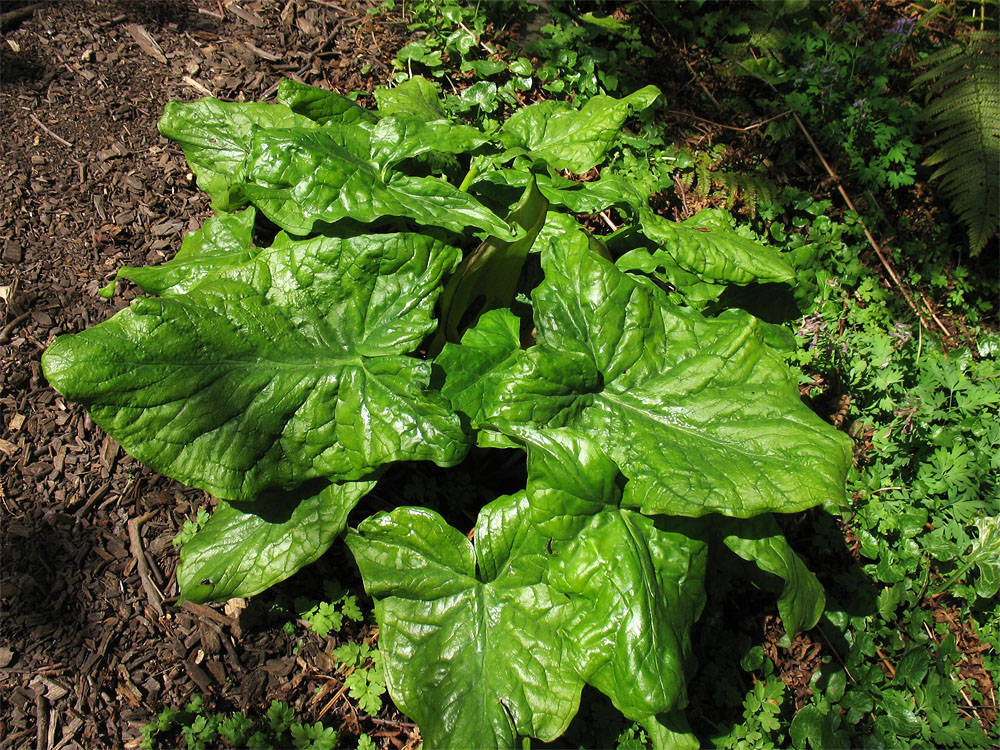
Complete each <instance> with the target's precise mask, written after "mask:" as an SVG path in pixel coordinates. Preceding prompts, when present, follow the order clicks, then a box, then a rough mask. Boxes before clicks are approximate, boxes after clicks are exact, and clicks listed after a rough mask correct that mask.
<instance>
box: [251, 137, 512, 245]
mask: <svg viewBox="0 0 1000 750" xmlns="http://www.w3.org/2000/svg"><path fill="white" fill-rule="evenodd" d="M383 123H385V120H382V121H381V122H380V124H379V126H377V127H378V128H383V127H385V128H388V125H385V126H383ZM428 127H429V126H428ZM379 132H382V130H379ZM442 143H443V142H442V141H441V140H438V141H435V142H434V147H435V148H438V147H440V146H441V145H442ZM383 144H384V141H379V140H375V139H373V134H372V133H371V132H369V131H366V130H363V129H360V128H353V127H346V126H345V127H333V126H329V127H325V128H323V129H321V130H303V129H300V128H293V129H271V130H264V131H260V132H259V133H257V134H256V136H255V137H254V139H253V145H252V147H251V149H250V154H249V156H248V157H247V163H246V168H245V178H246V182H247V184H246V185H245V186H244V188H243V189H244V191H245V192H246V194H247V195H248V196H249V197H250V199H251V200H252V201H253V202H254V204H256V206H257V207H258V208H260V210H261V211H263V212H264V214H265V215H266V216H267V217H268V218H269V219H271V221H273V222H274V223H275V224H277V225H278V226H280V227H281V228H282V229H284V230H286V231H288V232H291V233H293V234H300V235H305V234H308V233H310V232H311V231H312V230H313V226H314V224H315V223H316V222H318V221H323V222H329V223H333V222H335V221H338V220H339V219H342V218H345V217H350V218H352V219H355V220H356V221H362V222H370V221H374V220H375V219H377V218H379V217H381V216H405V217H409V218H411V219H415V220H416V221H417V222H419V223H421V224H428V225H431V226H438V227H444V228H445V229H451V230H453V231H455V232H464V231H465V228H466V227H469V226H474V227H478V228H479V229H483V230H485V231H487V232H489V233H490V234H492V235H495V236H497V237H501V238H505V239H513V237H514V234H513V232H512V231H511V230H510V228H509V227H508V226H507V224H506V223H504V222H503V221H502V220H501V219H500V218H499V217H498V216H497V215H496V214H494V213H493V212H491V211H490V210H489V209H487V208H486V207H485V206H483V205H482V204H481V203H480V202H479V201H478V200H476V199H475V198H474V197H472V196H471V195H469V194H468V193H463V192H461V191H460V190H458V188H456V187H454V186H453V185H451V184H450V183H448V182H446V181H444V180H440V179H437V178H434V177H411V176H409V175H406V174H402V173H398V172H397V173H391V174H390V173H385V172H384V169H383V165H380V164H379V163H378V159H384V164H385V165H387V164H389V163H391V162H392V160H393V159H394V158H395V157H397V156H400V155H414V154H415V153H419V149H418V148H416V146H415V145H414V142H413V140H412V139H409V140H407V142H406V143H405V144H404V143H402V142H400V143H395V144H394V145H393V147H392V148H391V149H390V148H388V147H387V146H385V148H386V150H384V151H383V150H380V149H383V148H384V145H383ZM462 144H465V145H468V144H469V141H468V140H465V141H462ZM462 147H464V146H462Z"/></svg>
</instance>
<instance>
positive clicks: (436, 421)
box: [43, 234, 467, 500]
mask: <svg viewBox="0 0 1000 750" xmlns="http://www.w3.org/2000/svg"><path fill="white" fill-rule="evenodd" d="M458 257H459V251H458V250H457V249H455V248H452V247H448V246H445V245H442V244H441V243H439V242H437V241H435V240H432V239H430V238H427V237H425V236H422V235H415V234H386V235H373V236H364V235H362V236H357V237H350V238H347V239H340V238H336V237H323V236H321V237H317V238H315V239H312V240H306V241H293V240H290V239H289V238H288V237H287V236H284V235H279V236H278V238H277V239H276V240H275V242H274V245H273V246H272V247H271V248H268V249H267V250H266V251H261V252H260V254H259V255H258V256H257V257H256V258H255V259H254V260H252V261H250V262H248V263H245V264H243V265H240V266H232V267H229V268H226V269H222V270H221V271H219V272H217V273H216V274H215V275H213V276H212V277H211V278H209V279H206V280H205V281H203V282H202V283H201V284H199V285H198V286H197V287H195V288H194V289H192V290H191V291H190V292H188V293H187V294H186V295H182V296H178V297H168V298H142V299H137V300H135V301H134V302H133V303H132V306H131V308H130V309H127V310H125V311H123V312H121V313H119V314H118V315H116V316H115V317H114V318H112V319H111V320H109V321H107V322H106V323H102V324H101V325H98V326H95V327H94V328H91V329H89V330H87V331H84V332H83V333H80V334H76V335H74V336H64V337H61V338H59V339H58V340H57V341H56V342H55V343H54V344H53V345H52V346H51V347H50V348H49V350H48V351H47V352H46V353H45V356H44V358H43V366H44V368H45V373H46V376H47V377H48V378H49V381H50V382H51V383H52V385H54V386H55V387H56V388H57V389H58V390H59V391H60V392H61V393H63V394H64V395H66V396H67V397H68V398H71V399H73V400H75V401H80V402H82V403H83V404H85V405H86V406H87V407H88V408H89V410H90V413H91V415H92V416H93V418H94V420H95V421H96V422H97V423H98V424H99V425H101V426H102V427H103V428H104V429H105V430H107V431H108V432H109V433H110V434H111V435H113V436H114V437H115V439H116V440H118V442H119V443H121V445H122V446H123V447H124V448H125V450H127V451H128V452H130V453H131V454H132V455H134V456H136V457H137V458H139V459H140V460H141V461H143V462H145V463H146V464H148V465H149V466H151V467H152V468H154V469H156V470H157V471H160V472H161V473H164V474H167V475H169V476H171V477H174V478H175V479H179V480H180V481H182V482H185V483H187V484H191V485H194V486H196V487H200V488H202V489H205V490H208V491H209V492H212V493H213V494H215V495H217V496H219V497H223V498H226V499H233V500H252V499H254V498H255V497H256V496H257V495H258V494H259V493H260V492H262V491H264V490H267V489H269V488H290V487H294V486H296V485H298V484H300V483H302V482H304V481H306V480H309V479H312V478H316V477H329V478H338V479H357V478H362V477H364V476H365V475H366V474H368V473H369V472H371V471H372V470H374V469H375V468H377V467H378V466H380V465H382V464H384V463H387V462H390V461H397V460H408V459H414V460H425V459H426V460H433V461H435V462H437V463H439V464H441V465H452V464H454V463H457V462H458V461H459V460H461V458H462V457H463V456H464V454H465V450H466V442H467V438H466V437H465V435H464V433H463V432H462V430H461V427H460V424H459V419H458V417H457V416H456V415H455V414H454V413H453V412H452V411H451V409H450V408H449V407H448V405H447V404H446V402H445V401H444V399H443V398H441V397H440V396H439V395H438V394H437V393H435V392H431V391H428V390H427V385H428V382H429V379H430V370H431V365H430V363H429V362H425V361H422V360H418V359H415V358H412V357H408V356H404V355H405V354H406V353H407V352H410V351H413V350H414V349H415V348H416V346H417V345H418V344H419V342H420V341H421V340H422V339H423V337H424V336H425V335H426V334H427V333H428V332H429V331H430V330H431V329H432V328H433V326H434V322H433V319H432V312H433V305H434V302H435V299H436V298H437V295H438V293H439V289H440V283H441V279H442V277H443V276H444V274H445V273H447V272H448V271H450V270H452V269H453V268H454V266H455V264H456V263H457V262H458Z"/></svg>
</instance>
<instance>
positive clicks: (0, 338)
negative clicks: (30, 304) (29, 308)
mask: <svg viewBox="0 0 1000 750" xmlns="http://www.w3.org/2000/svg"><path fill="white" fill-rule="evenodd" d="M29 315H31V313H21V314H20V315H18V316H17V317H16V318H14V319H13V320H12V321H10V323H8V324H7V325H5V326H4V327H3V330H0V344H6V343H7V342H8V341H10V333H11V331H13V330H14V329H15V328H17V327H18V326H19V325H21V323H23V322H24V321H26V320H27V319H28V316H29Z"/></svg>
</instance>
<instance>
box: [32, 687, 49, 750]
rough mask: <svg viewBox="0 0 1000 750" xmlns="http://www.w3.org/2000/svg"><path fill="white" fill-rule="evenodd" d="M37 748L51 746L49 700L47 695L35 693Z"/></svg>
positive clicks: (46, 749) (46, 748) (42, 749)
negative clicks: (46, 697)
mask: <svg viewBox="0 0 1000 750" xmlns="http://www.w3.org/2000/svg"><path fill="white" fill-rule="evenodd" d="M35 727H36V729H37V731H36V732H35V750H48V746H49V702H48V701H47V700H45V695H44V694H42V693H40V692H39V693H35Z"/></svg>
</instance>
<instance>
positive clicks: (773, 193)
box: [712, 171, 778, 217]
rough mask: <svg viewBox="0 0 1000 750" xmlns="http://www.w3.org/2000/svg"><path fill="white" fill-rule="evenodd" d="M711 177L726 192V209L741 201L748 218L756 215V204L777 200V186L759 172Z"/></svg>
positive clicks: (722, 174) (724, 173)
mask: <svg viewBox="0 0 1000 750" xmlns="http://www.w3.org/2000/svg"><path fill="white" fill-rule="evenodd" d="M712 177H713V178H714V179H715V182H717V183H718V184H719V185H720V186H721V187H722V188H723V189H724V190H725V191H726V192H727V194H728V195H727V199H726V207H727V208H732V207H733V205H735V203H736V201H737V200H742V201H743V204H744V207H745V208H746V211H747V213H748V214H749V215H750V216H752V217H753V216H756V215H757V202H758V201H760V200H764V201H768V202H772V203H773V202H774V201H776V200H777V199H778V186H777V185H775V184H774V182H773V181H772V180H771V179H770V178H768V177H767V176H766V175H764V174H762V173H760V172H749V173H747V172H723V171H718V172H713V173H712Z"/></svg>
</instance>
